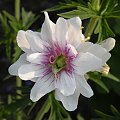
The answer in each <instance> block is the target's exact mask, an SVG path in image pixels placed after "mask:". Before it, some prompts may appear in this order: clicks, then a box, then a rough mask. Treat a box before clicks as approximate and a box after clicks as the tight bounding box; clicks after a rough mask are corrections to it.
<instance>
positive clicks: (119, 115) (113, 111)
mask: <svg viewBox="0 0 120 120" xmlns="http://www.w3.org/2000/svg"><path fill="white" fill-rule="evenodd" d="M110 108H111V111H112V113H113V114H114V115H115V116H118V117H120V112H119V111H118V110H117V109H116V108H115V107H114V106H113V105H111V106H110Z"/></svg>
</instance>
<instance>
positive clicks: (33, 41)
mask: <svg viewBox="0 0 120 120" xmlns="http://www.w3.org/2000/svg"><path fill="white" fill-rule="evenodd" d="M26 38H27V40H28V42H29V44H30V47H31V50H32V51H33V52H43V50H44V49H45V45H47V43H46V42H44V41H42V40H41V38H40V33H38V32H33V31H31V30H27V31H26Z"/></svg>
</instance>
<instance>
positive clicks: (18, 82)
mask: <svg viewBox="0 0 120 120" xmlns="http://www.w3.org/2000/svg"><path fill="white" fill-rule="evenodd" d="M15 17H16V19H17V20H18V21H19V20H20V0H15ZM15 52H16V51H15ZM21 86H22V81H21V80H20V79H19V78H18V77H16V87H21ZM16 93H17V94H18V95H17V96H16V97H17V99H20V98H21V97H20V95H21V94H22V91H21V90H17V91H16ZM17 120H22V114H21V111H19V112H18V113H17Z"/></svg>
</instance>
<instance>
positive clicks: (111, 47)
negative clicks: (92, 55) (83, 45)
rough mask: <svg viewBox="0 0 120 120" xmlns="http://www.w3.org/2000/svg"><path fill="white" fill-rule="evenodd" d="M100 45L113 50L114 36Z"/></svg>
mask: <svg viewBox="0 0 120 120" xmlns="http://www.w3.org/2000/svg"><path fill="white" fill-rule="evenodd" d="M100 45H101V46H102V47H103V48H105V49H106V50H107V51H111V50H112V49H113V48H114V46H115V39H114V38H107V39H106V40H104V41H103V42H101V43H100Z"/></svg>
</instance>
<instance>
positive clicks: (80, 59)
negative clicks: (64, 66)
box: [73, 52, 102, 75]
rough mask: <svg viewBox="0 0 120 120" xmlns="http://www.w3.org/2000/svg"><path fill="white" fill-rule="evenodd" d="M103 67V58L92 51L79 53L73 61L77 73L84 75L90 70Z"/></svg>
mask: <svg viewBox="0 0 120 120" xmlns="http://www.w3.org/2000/svg"><path fill="white" fill-rule="evenodd" d="M101 67H102V60H101V59H100V58H98V57H96V56H95V55H93V54H91V53H88V52H86V53H79V54H78V56H77V58H76V59H75V60H74V61H73V68H74V70H75V73H77V74H79V75H84V74H85V73H87V72H89V71H95V70H98V69H100V68H101Z"/></svg>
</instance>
